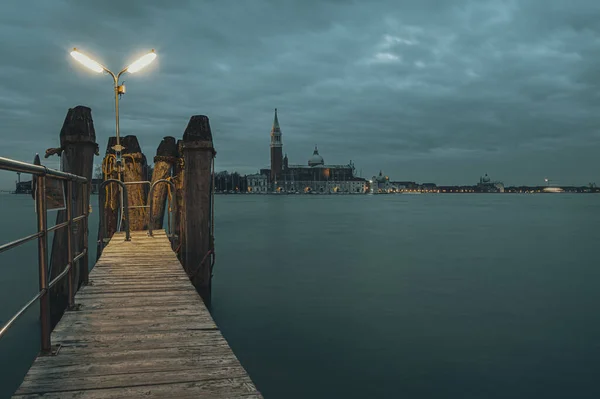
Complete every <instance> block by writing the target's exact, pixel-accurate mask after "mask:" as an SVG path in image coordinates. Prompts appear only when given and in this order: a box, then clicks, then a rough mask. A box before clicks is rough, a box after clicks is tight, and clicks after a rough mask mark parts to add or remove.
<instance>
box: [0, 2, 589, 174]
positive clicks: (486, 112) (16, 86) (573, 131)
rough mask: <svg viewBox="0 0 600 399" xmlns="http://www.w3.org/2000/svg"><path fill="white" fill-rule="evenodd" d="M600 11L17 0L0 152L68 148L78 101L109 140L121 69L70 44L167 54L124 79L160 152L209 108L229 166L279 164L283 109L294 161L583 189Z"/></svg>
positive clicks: (4, 71)
mask: <svg viewBox="0 0 600 399" xmlns="http://www.w3.org/2000/svg"><path fill="white" fill-rule="evenodd" d="M439 3H442V4H444V5H443V6H440V4H439ZM598 20H600V5H598V2H596V1H573V2H564V1H558V0H557V1H551V0H539V1H527V2H523V1H521V2H517V1H482V0H478V1H452V2H438V1H410V2H409V1H393V0H390V1H374V2H358V1H356V2H354V1H341V0H340V1H245V2H240V1H207V2H193V1H173V2H163V1H158V0H154V1H143V2H142V1H138V2H120V1H105V2H95V1H75V0H71V1H53V2H44V1H41V0H40V1H31V2H27V6H25V5H24V2H20V1H12V0H11V1H8V2H3V4H2V5H0V37H1V38H2V39H0V40H2V41H1V42H0V50H1V54H2V60H1V61H0V134H2V147H1V148H2V151H1V155H3V156H10V157H14V158H19V159H23V160H31V158H32V154H33V153H34V152H36V151H38V152H42V151H43V150H44V149H45V148H47V147H50V146H54V145H55V144H56V142H57V136H58V131H59V129H60V126H61V123H62V120H63V118H64V115H65V113H66V110H67V108H69V107H71V106H74V105H77V104H84V105H88V106H90V107H92V109H93V116H94V122H95V125H96V129H97V133H98V137H99V142H100V145H101V147H104V146H105V145H106V137H108V136H109V135H111V134H112V132H113V129H114V128H113V123H114V122H113V118H114V111H113V104H112V97H111V88H110V79H109V78H108V77H106V76H100V75H94V74H92V73H89V72H87V71H85V70H83V69H82V68H80V66H79V65H75V64H74V63H73V62H72V60H70V59H69V56H68V50H69V49H70V48H71V47H74V46H76V47H79V48H81V49H82V50H84V51H86V52H87V53H89V54H90V55H93V56H94V57H95V58H97V59H98V60H100V61H101V62H103V63H104V64H106V65H107V66H109V67H111V68H114V69H118V68H119V67H121V66H123V65H125V64H126V63H127V62H129V61H131V60H133V59H135V58H136V56H137V55H139V54H142V53H143V52H144V51H145V50H147V49H149V48H156V50H157V52H158V54H159V58H158V62H157V63H156V65H153V66H152V67H150V68H149V69H148V70H147V71H144V72H142V73H140V74H136V75H132V76H127V75H126V76H125V78H124V79H125V81H126V84H127V86H128V92H127V94H126V95H125V96H124V97H123V101H122V108H121V111H122V119H121V127H122V132H123V134H136V135H138V137H139V138H140V140H141V142H142V146H143V149H144V151H145V152H146V154H147V155H150V157H151V156H152V154H153V153H154V151H155V147H156V145H157V144H158V142H159V140H160V138H161V137H162V136H164V135H175V136H180V135H181V134H182V132H183V129H184V128H185V125H186V123H187V120H188V119H189V117H190V116H191V115H193V114H199V113H202V114H206V115H208V116H209V117H210V119H211V125H212V127H213V130H214V135H215V142H216V146H217V150H218V156H217V167H218V168H219V169H229V170H232V169H237V170H239V171H241V172H254V171H255V170H256V169H258V168H259V167H263V166H267V165H268V131H269V128H270V123H271V120H272V110H273V108H275V107H277V108H279V109H280V121H281V124H282V130H283V135H284V136H283V137H284V146H285V147H284V149H285V151H286V152H288V155H289V157H290V161H291V162H292V163H304V162H305V161H306V159H307V158H308V157H309V156H310V154H311V151H312V146H313V145H314V144H319V148H320V150H321V153H322V154H323V156H324V157H325V160H326V161H327V162H332V163H342V162H347V161H348V160H349V159H352V160H354V162H355V163H356V164H357V167H358V168H359V169H362V170H363V172H364V175H365V176H370V175H372V174H374V173H376V172H377V171H378V170H379V169H384V170H385V171H386V173H387V174H388V175H390V176H391V177H392V178H397V179H415V180H417V181H424V180H427V181H436V182H438V183H470V182H473V181H475V180H476V179H477V178H478V176H479V175H480V174H482V173H485V172H487V173H490V174H491V175H492V176H493V177H494V178H497V179H502V180H504V181H505V182H506V183H508V184H511V183H514V184H520V183H531V184H535V183H536V182H539V181H540V180H541V179H543V177H544V176H546V175H550V176H552V178H553V179H554V180H556V181H558V182H560V183H562V184H571V183H573V184H574V183H577V184H584V183H587V182H588V181H594V179H595V176H597V170H598V163H597V162H596V161H595V160H594V157H595V155H594V154H595V152H597V149H598V146H599V145H600V133H599V130H598V128H597V126H598V122H599V121H598V117H597V115H598V112H597V109H598V107H599V106H600V95H599V94H598V82H599V81H600V72H599V71H600V68H599V66H600V65H599V59H600V56H599V55H598V54H600V25H599V24H597V21H598ZM98 162H99V160H98ZM2 178H5V176H1V177H0V179H2ZM10 179H12V177H11V178H10ZM10 179H9V180H10ZM597 180H600V179H597Z"/></svg>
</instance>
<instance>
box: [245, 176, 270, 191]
mask: <svg viewBox="0 0 600 399" xmlns="http://www.w3.org/2000/svg"><path fill="white" fill-rule="evenodd" d="M246 179H247V181H248V192H249V193H251V194H266V193H267V189H268V186H269V179H268V177H267V175H263V174H260V173H257V174H255V175H248V176H246Z"/></svg>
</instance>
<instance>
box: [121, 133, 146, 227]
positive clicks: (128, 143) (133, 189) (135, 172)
mask: <svg viewBox="0 0 600 399" xmlns="http://www.w3.org/2000/svg"><path fill="white" fill-rule="evenodd" d="M121 145H123V146H124V147H125V149H124V150H123V152H122V154H123V155H122V156H123V182H125V184H127V183H132V182H136V183H134V184H127V197H128V198H127V199H128V202H129V207H130V209H129V228H130V229H131V230H132V231H133V230H144V227H145V225H146V224H147V216H146V215H147V214H148V213H147V212H146V208H144V206H145V205H146V193H147V187H144V184H142V183H139V182H142V181H147V179H148V177H147V176H146V175H145V174H144V170H145V165H144V155H143V154H142V150H141V148H140V143H139V142H138V139H137V137H135V136H125V137H123V138H122V139H121Z"/></svg>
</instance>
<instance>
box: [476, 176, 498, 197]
mask: <svg viewBox="0 0 600 399" xmlns="http://www.w3.org/2000/svg"><path fill="white" fill-rule="evenodd" d="M475 190H476V191H477V192H480V193H503V192H504V184H503V183H502V182H499V181H496V182H493V181H491V179H490V177H489V176H488V175H487V173H486V174H485V176H481V177H480V178H479V183H478V184H477V186H476V187H475Z"/></svg>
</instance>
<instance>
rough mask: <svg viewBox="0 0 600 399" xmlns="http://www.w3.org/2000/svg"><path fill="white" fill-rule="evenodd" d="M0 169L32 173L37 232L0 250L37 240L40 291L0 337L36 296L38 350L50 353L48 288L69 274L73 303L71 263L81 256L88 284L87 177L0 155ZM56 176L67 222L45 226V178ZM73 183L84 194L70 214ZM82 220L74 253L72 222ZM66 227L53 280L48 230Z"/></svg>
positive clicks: (8, 324) (9, 323)
mask: <svg viewBox="0 0 600 399" xmlns="http://www.w3.org/2000/svg"><path fill="white" fill-rule="evenodd" d="M0 170H7V171H12V172H20V173H30V174H31V175H32V184H33V182H34V181H35V186H34V187H35V191H34V192H35V206H36V215H37V227H38V232H37V233H35V234H31V235H29V236H27V237H23V238H20V239H18V240H15V241H12V242H9V243H6V244H3V245H0V253H2V252H5V251H8V250H10V249H13V248H16V247H18V246H20V245H22V244H25V243H26V242H28V241H31V240H34V239H36V238H37V241H38V270H39V292H38V293H37V294H36V295H35V296H34V297H33V298H32V299H31V300H30V301H29V302H27V303H26V304H25V305H24V306H23V307H22V308H21V309H20V310H19V311H18V312H17V313H16V314H15V315H13V317H11V318H10V319H9V320H8V321H7V322H6V323H5V324H4V325H3V326H2V328H1V329H0V338H2V337H3V336H4V334H6V332H7V331H8V329H9V328H10V327H11V326H12V325H13V324H14V323H15V322H16V321H17V319H19V318H20V317H21V316H22V315H23V314H24V313H25V311H26V310H27V309H29V308H30V307H31V306H32V305H33V304H34V303H35V302H36V301H37V300H38V299H39V300H40V321H41V344H42V345H41V351H42V353H43V354H50V353H52V342H51V338H50V334H51V321H50V295H49V294H50V288H52V287H53V286H54V285H56V284H57V283H58V282H59V281H60V280H62V279H63V278H64V277H65V276H67V277H68V285H69V288H68V295H69V298H68V301H69V302H68V303H69V308H73V306H74V305H75V287H74V281H73V280H74V277H75V276H74V264H75V262H78V261H79V260H80V259H82V258H83V262H82V263H80V265H79V267H80V273H81V279H82V281H83V284H87V283H88V273H89V271H88V216H89V196H88V191H89V190H88V184H89V183H88V180H87V179H86V178H85V177H83V176H77V175H74V174H71V173H66V172H61V171H58V170H54V169H48V168H47V167H45V166H42V165H33V164H29V163H26V162H20V161H15V160H12V159H8V158H3V157H0ZM47 178H52V179H58V180H61V181H63V182H64V183H66V196H65V210H66V214H67V215H66V217H67V221H66V222H63V223H59V224H57V225H55V226H53V227H50V228H48V225H47V219H48V215H47V204H46V179H47ZM73 183H79V184H82V185H83V187H82V189H83V191H82V193H83V195H81V201H82V203H81V206H82V211H83V213H82V214H81V215H78V216H77V217H73ZM77 222H82V224H83V249H82V251H81V252H80V253H78V254H77V255H75V254H74V253H73V224H74V223H77ZM63 228H67V229H68V234H67V253H68V254H67V256H68V259H69V263H68V264H67V265H66V267H65V269H64V270H63V271H62V272H61V273H60V274H59V275H57V276H56V277H55V278H54V279H53V280H52V281H48V280H49V275H48V233H49V232H51V231H57V230H59V229H63Z"/></svg>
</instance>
